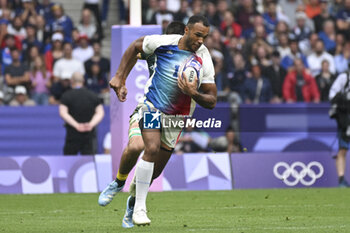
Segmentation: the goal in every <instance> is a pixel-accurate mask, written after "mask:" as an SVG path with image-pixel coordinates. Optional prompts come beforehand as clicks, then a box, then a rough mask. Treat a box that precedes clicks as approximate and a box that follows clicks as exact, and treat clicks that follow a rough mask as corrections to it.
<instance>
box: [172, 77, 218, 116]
mask: <svg viewBox="0 0 350 233" xmlns="http://www.w3.org/2000/svg"><path fill="white" fill-rule="evenodd" d="M178 86H179V88H180V89H181V90H182V92H183V93H185V94H186V95H189V96H190V97H191V98H192V99H194V100H195V101H196V102H197V104H199V105H200V106H202V107H204V108H209V109H213V108H214V107H215V105H216V99H217V98H216V95H217V90H216V85H215V84H214V83H203V84H202V85H201V87H200V91H198V90H197V81H195V82H193V83H189V82H188V81H187V79H186V78H184V79H182V78H179V79H178Z"/></svg>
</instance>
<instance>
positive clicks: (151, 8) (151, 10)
mask: <svg viewBox="0 0 350 233" xmlns="http://www.w3.org/2000/svg"><path fill="white" fill-rule="evenodd" d="M143 10H144V12H143V14H142V23H143V24H155V22H154V17H153V16H154V14H155V13H156V12H157V11H158V1H157V0H148V7H146V8H143Z"/></svg>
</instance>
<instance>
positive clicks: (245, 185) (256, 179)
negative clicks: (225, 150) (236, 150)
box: [231, 152, 350, 189]
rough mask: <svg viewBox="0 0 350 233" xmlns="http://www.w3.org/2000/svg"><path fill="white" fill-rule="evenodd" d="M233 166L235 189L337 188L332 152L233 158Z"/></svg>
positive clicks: (256, 155) (349, 161)
mask: <svg viewBox="0 0 350 233" xmlns="http://www.w3.org/2000/svg"><path fill="white" fill-rule="evenodd" d="M349 163H350V159H349V158H348V159H347V165H348V166H350V164H349ZM231 166H232V175H233V180H234V188H235V189H256V188H289V187H299V188H300V187H336V186H337V185H338V177H337V172H336V169H335V161H334V159H333V157H332V154H331V153H329V152H294V153H291V152H285V153H244V154H232V155H231ZM347 178H348V179H349V178H350V176H349V175H347Z"/></svg>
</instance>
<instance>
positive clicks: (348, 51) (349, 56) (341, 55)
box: [334, 43, 350, 74]
mask: <svg viewBox="0 0 350 233" xmlns="http://www.w3.org/2000/svg"><path fill="white" fill-rule="evenodd" d="M337 48H338V49H337V50H339V51H336V55H335V57H334V64H335V69H336V72H337V73H338V74H340V73H344V72H347V71H348V68H349V61H350V44H347V45H346V46H343V45H340V44H338V43H337Z"/></svg>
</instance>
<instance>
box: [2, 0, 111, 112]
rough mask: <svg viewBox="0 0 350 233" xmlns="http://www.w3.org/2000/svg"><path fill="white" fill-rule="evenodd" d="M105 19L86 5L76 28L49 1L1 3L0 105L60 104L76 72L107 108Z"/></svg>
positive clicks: (94, 7) (10, 0) (6, 0)
mask: <svg viewBox="0 0 350 233" xmlns="http://www.w3.org/2000/svg"><path fill="white" fill-rule="evenodd" d="M103 12H104V13H105V14H106V11H105V10H104V11H103ZM102 16H103V14H102V15H101V14H100V12H99V1H98V0H96V1H93V0H89V1H87V0H86V1H85V2H84V3H83V5H82V11H81V19H80V22H79V24H77V25H74V23H73V21H72V20H71V18H70V17H69V16H68V15H67V14H66V13H65V10H64V6H63V5H61V4H58V3H55V2H52V1H50V0H0V105H4V104H6V105H10V106H20V105H25V106H33V105H48V104H58V103H59V101H60V98H61V96H62V95H63V93H64V92H66V91H67V90H69V89H71V88H72V87H71V82H70V79H71V77H72V74H73V73H74V72H80V73H82V74H84V75H85V86H86V87H87V88H88V89H90V90H92V91H94V92H95V93H96V94H97V95H98V96H99V97H100V98H101V99H102V100H104V101H106V103H108V99H109V97H108V95H109V89H108V75H109V70H110V62H109V59H107V58H104V57H103V56H102V55H101V40H102V39H103V38H104V35H103V29H102V24H103V21H102V20H101V19H102V18H104V19H106V15H104V17H102Z"/></svg>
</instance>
